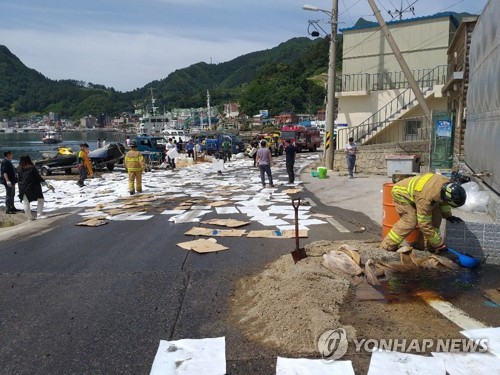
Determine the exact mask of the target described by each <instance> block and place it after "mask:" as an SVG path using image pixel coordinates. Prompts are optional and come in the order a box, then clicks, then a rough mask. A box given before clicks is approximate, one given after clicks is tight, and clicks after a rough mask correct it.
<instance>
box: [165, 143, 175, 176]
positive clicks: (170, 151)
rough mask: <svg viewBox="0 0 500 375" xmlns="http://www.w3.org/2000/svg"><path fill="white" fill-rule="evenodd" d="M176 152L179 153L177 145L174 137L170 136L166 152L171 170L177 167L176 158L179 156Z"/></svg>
mask: <svg viewBox="0 0 500 375" xmlns="http://www.w3.org/2000/svg"><path fill="white" fill-rule="evenodd" d="M174 150H175V152H174ZM176 153H177V145H176V144H175V143H174V142H173V140H172V138H169V139H168V143H167V145H166V154H167V163H168V165H169V166H170V169H171V170H174V169H175V158H176V157H177V156H173V155H175V154H176Z"/></svg>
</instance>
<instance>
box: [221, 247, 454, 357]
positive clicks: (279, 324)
mask: <svg viewBox="0 0 500 375" xmlns="http://www.w3.org/2000/svg"><path fill="white" fill-rule="evenodd" d="M305 250H306V253H307V258H306V259H303V260H301V261H300V262H298V263H296V264H294V261H293V259H292V257H291V256H290V255H289V254H287V255H284V256H282V257H280V258H279V259H277V260H276V261H274V262H272V263H270V264H268V265H267V266H266V269H265V270H263V271H262V272H260V273H258V274H257V275H252V276H248V277H244V278H242V279H240V280H239V281H238V283H237V285H236V291H235V294H234V297H233V299H232V309H231V318H232V323H233V324H234V325H236V326H237V327H238V328H239V329H240V330H241V331H242V332H243V333H244V334H245V336H247V337H248V338H250V339H252V340H255V341H259V342H261V343H264V344H267V345H269V346H271V347H273V348H278V349H279V350H283V351H286V352H287V353H294V354H297V355H306V356H307V355H317V353H318V349H317V342H318V338H319V337H320V336H321V334H322V333H324V332H325V331H327V330H330V329H335V328H337V327H339V326H342V327H343V328H344V329H345V330H346V332H347V337H349V338H356V337H357V335H356V329H355V328H354V327H353V326H352V325H349V324H345V322H341V315H342V314H341V311H342V309H343V305H344V304H345V303H346V302H347V300H349V299H350V298H351V296H352V295H353V292H354V293H355V294H356V298H357V300H359V301H372V300H381V299H382V300H384V295H383V294H382V293H381V291H380V290H381V289H382V288H379V287H378V284H379V283H380V282H382V283H383V282H384V281H383V280H387V279H388V278H390V277H391V276H392V274H393V273H394V272H415V273H417V272H419V271H420V270H423V269H424V268H427V267H431V268H435V269H436V270H451V269H455V268H456V265H455V264H454V263H453V262H451V261H449V260H448V259H446V258H443V257H440V256H436V255H428V253H425V252H421V251H418V250H414V251H412V252H409V250H410V249H409V248H405V249H404V250H402V251H401V252H400V253H390V252H387V251H385V250H382V249H380V248H378V242H377V243H373V242H363V241H316V242H313V243H310V244H308V245H306V246H305ZM370 284H371V285H370ZM372 285H374V286H375V287H374V286H372ZM384 301H385V300H384Z"/></svg>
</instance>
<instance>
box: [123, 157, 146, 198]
mask: <svg viewBox="0 0 500 375" xmlns="http://www.w3.org/2000/svg"><path fill="white" fill-rule="evenodd" d="M125 168H127V172H128V191H129V192H130V194H134V193H135V191H136V190H135V188H137V192H139V193H141V192H142V171H143V170H144V168H145V163H144V157H143V156H142V154H141V153H140V152H139V151H137V149H136V148H133V149H132V150H130V151H129V152H127V154H126V155H125Z"/></svg>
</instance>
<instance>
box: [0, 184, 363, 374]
mask: <svg viewBox="0 0 500 375" xmlns="http://www.w3.org/2000/svg"><path fill="white" fill-rule="evenodd" d="M301 196H302V197H303V198H307V199H306V200H307V201H308V203H311V205H313V207H312V208H311V210H312V211H314V212H318V213H325V214H331V215H333V216H334V218H335V219H336V222H337V223H338V224H340V225H341V226H342V227H343V228H346V229H347V230H348V231H349V232H339V231H338V230H337V229H336V228H335V226H333V225H317V226H312V227H311V230H310V233H309V238H307V239H301V246H303V245H304V244H305V243H307V242H312V241H314V240H317V239H332V240H335V239H336V240H338V239H348V238H357V239H368V238H370V236H371V235H372V234H371V233H370V232H369V231H367V232H366V233H365V232H363V233H361V232H360V226H362V225H367V226H369V221H370V219H369V218H367V217H366V216H364V215H360V214H359V213H356V212H350V211H347V210H341V209H332V208H331V207H327V206H324V205H322V204H321V202H319V200H318V199H317V198H316V197H315V196H313V195H312V194H310V193H308V192H307V191H306V192H304V193H303V194H301ZM232 217H234V218H237V219H244V217H243V216H242V215H232ZM206 218H211V217H210V215H207V216H206ZM79 221H81V217H80V216H79V215H77V214H75V213H68V214H65V215H62V216H60V217H56V218H53V219H51V220H50V224H47V222H45V223H43V222H42V221H41V222H35V223H36V225H34V226H30V227H24V229H23V230H22V231H18V233H17V234H15V235H14V236H11V237H10V238H8V239H3V240H1V241H0V249H1V250H0V295H1V301H0V337H1V342H2V345H0V369H1V370H0V372H1V373H2V374H147V373H149V371H150V369H151V365H152V363H153V359H154V356H155V354H156V350H157V348H158V344H159V341H160V340H177V339H183V338H206V337H219V336H225V337H226V358H227V371H228V372H227V373H228V374H251V373H259V374H274V373H275V363H276V356H277V355H290V354H293V353H278V352H275V351H273V350H270V349H269V348H265V347H262V346H260V345H258V344H256V343H254V342H249V341H247V340H246V339H245V338H244V337H243V336H242V334H241V333H240V332H239V331H238V330H237V329H236V328H234V327H232V326H231V324H230V323H229V300H230V298H231V295H232V293H233V286H234V284H235V281H237V280H238V279H239V278H240V277H242V276H243V275H246V274H251V273H253V272H256V271H258V270H260V269H262V267H263V266H264V265H265V264H266V263H268V262H270V261H272V260H274V259H276V258H277V257H279V256H281V255H283V254H286V253H289V252H290V251H292V250H294V248H295V240H284V239H279V240H274V239H261V238H224V239H223V240H224V241H219V242H223V243H224V245H226V246H228V247H229V248H230V250H227V251H222V252H219V253H212V254H204V255H200V254H197V253H195V252H188V251H186V250H183V249H181V248H179V247H178V246H176V244H177V243H179V242H184V241H186V240H189V238H186V236H185V235H184V232H185V231H186V230H188V229H190V228H191V227H192V226H193V224H172V223H170V222H168V221H167V218H166V216H164V215H156V216H155V217H153V218H152V219H150V220H147V221H121V222H113V223H112V225H104V226H101V227H95V228H86V227H78V226H75V224H76V223H77V222H79ZM363 223H365V224H363ZM27 228H31V229H30V230H28V229H27ZM247 228H248V229H250V230H252V229H268V228H265V227H263V226H262V225H260V224H258V223H255V222H252V224H250V226H249V227H247ZM355 232H358V233H355Z"/></svg>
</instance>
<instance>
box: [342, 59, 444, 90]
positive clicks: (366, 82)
mask: <svg viewBox="0 0 500 375" xmlns="http://www.w3.org/2000/svg"><path fill="white" fill-rule="evenodd" d="M447 69H448V68H447V66H446V65H439V66H438V67H436V68H433V69H431V68H428V69H419V70H413V71H412V74H413V77H415V80H416V81H417V82H422V84H424V85H425V86H426V87H432V86H434V85H436V84H442V82H441V80H442V79H443V77H444V78H446V74H447ZM437 81H439V82H441V83H438V82H437ZM409 87H410V85H409V83H408V81H407V80H406V77H405V75H404V73H403V72H380V73H372V74H368V73H358V74H342V75H339V76H337V83H336V91H337V92H349V91H377V90H397V89H407V88H409Z"/></svg>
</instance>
